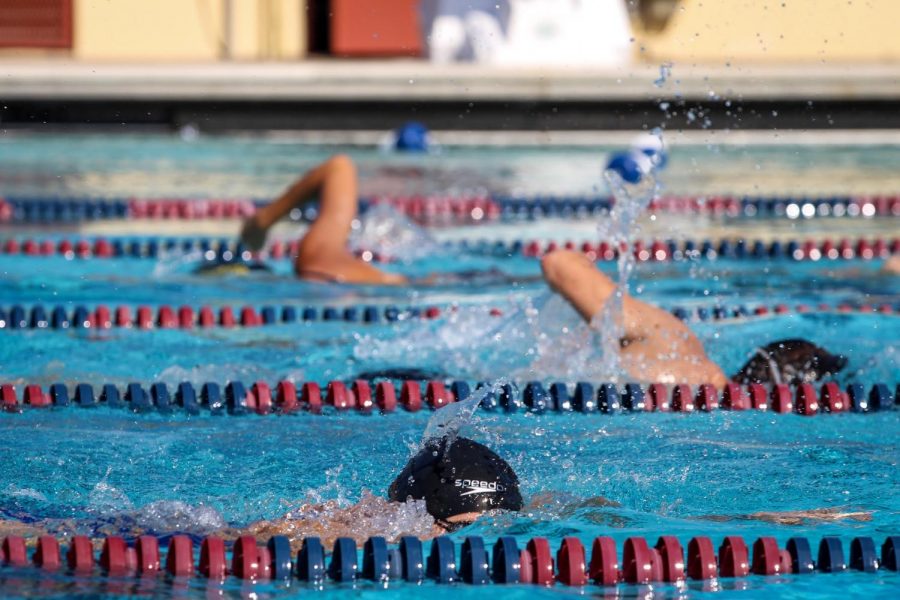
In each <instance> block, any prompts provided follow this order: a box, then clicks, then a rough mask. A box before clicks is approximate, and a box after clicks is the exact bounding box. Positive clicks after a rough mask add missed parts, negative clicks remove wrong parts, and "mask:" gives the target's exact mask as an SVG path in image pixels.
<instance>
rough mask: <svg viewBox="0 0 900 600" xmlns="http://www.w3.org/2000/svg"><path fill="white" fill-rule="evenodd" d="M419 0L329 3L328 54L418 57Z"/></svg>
mask: <svg viewBox="0 0 900 600" xmlns="http://www.w3.org/2000/svg"><path fill="white" fill-rule="evenodd" d="M420 32H421V30H420V28H419V0H331V53H332V54H334V55H336V56H420V55H421V54H422V38H421V34H420Z"/></svg>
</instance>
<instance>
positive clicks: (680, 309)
mask: <svg viewBox="0 0 900 600" xmlns="http://www.w3.org/2000/svg"><path fill="white" fill-rule="evenodd" d="M460 308H462V307H461V306H454V305H451V306H446V307H440V306H421V307H419V306H408V307H398V306H394V305H388V306H372V305H366V306H343V307H338V306H323V307H317V306H308V305H307V306H294V305H290V304H285V305H282V306H273V305H266V306H262V307H259V308H257V307H254V306H249V305H245V306H242V307H240V308H238V307H234V306H230V305H224V306H219V307H217V308H214V307H212V306H208V305H204V306H200V307H195V306H190V305H182V306H179V307H177V308H176V307H174V306H171V305H168V304H163V305H160V306H155V307H153V306H148V305H140V306H137V307H132V306H128V305H118V306H115V307H113V308H110V307H108V306H106V305H105V304H100V305H97V306H95V307H94V308H88V307H87V306H85V305H81V304H79V305H75V306H74V307H68V308H67V306H66V305H63V304H57V305H53V306H44V305H43V304H40V303H38V304H33V305H22V304H15V305H12V306H10V307H8V308H4V307H3V306H2V305H0V330H4V329H6V330H10V331H17V330H48V331H49V330H60V331H66V330H105V329H136V330H140V331H155V330H165V329H194V328H200V329H210V328H233V327H261V326H271V325H285V324H291V323H298V322H316V321H326V322H345V323H362V324H377V323H403V322H409V321H411V320H436V319H440V318H441V317H447V316H449V315H451V314H453V313H455V312H457V311H458V310H459V309H460ZM481 309H482V307H479V308H478V310H481ZM483 311H484V313H485V315H486V316H489V317H502V316H504V315H505V314H507V313H506V312H505V311H503V310H501V309H500V308H496V307H494V308H484V309H483ZM669 312H670V313H671V314H672V315H674V316H675V317H677V318H678V319H680V320H682V321H688V322H704V321H728V320H743V319H749V318H759V317H770V316H780V315H789V314H853V313H855V314H879V315H900V303H897V304H890V303H881V304H877V305H873V304H850V303H841V304H838V305H829V304H824V303H820V304H816V305H809V304H796V305H793V306H791V305H788V304H785V303H779V304H775V305H773V306H767V305H756V306H752V305H751V306H747V305H744V304H738V305H729V306H724V305H722V304H710V305H705V306H675V307H672V308H670V309H669Z"/></svg>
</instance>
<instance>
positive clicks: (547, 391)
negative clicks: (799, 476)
mask: <svg viewBox="0 0 900 600" xmlns="http://www.w3.org/2000/svg"><path fill="white" fill-rule="evenodd" d="M398 384H399V385H395V384H394V382H393V381H391V380H386V379H385V380H378V381H370V380H363V379H357V380H355V381H352V382H344V381H337V380H335V381H330V382H328V383H327V384H326V385H325V386H324V387H322V386H320V385H319V384H318V383H316V382H313V381H306V382H302V383H295V382H293V381H289V380H281V381H279V382H278V383H277V384H276V385H275V386H270V385H269V383H268V382H266V381H256V382H254V383H253V384H251V385H250V386H249V387H247V386H245V385H244V383H243V382H241V381H229V382H227V383H226V384H224V385H220V384H219V383H215V382H207V383H204V384H202V385H198V386H196V387H195V386H194V385H193V384H191V383H189V382H182V383H180V384H178V385H177V386H175V387H174V390H170V388H169V386H168V385H166V384H165V383H163V382H154V383H151V384H149V385H141V384H140V383H129V384H128V385H127V386H125V387H124V391H123V389H122V388H120V387H119V386H117V385H115V384H111V383H106V384H95V385H91V384H88V383H78V384H75V385H74V386H73V387H72V388H70V387H69V386H67V385H66V384H63V383H54V384H52V385H50V386H49V387H48V388H46V389H44V388H43V387H41V386H40V385H37V384H26V385H24V386H19V387H21V394H20V393H19V392H18V391H17V389H16V386H15V385H13V384H9V383H6V384H0V408H2V409H3V410H4V411H6V412H10V413H21V412H23V410H25V409H45V408H64V407H68V406H77V407H81V408H95V407H98V406H105V407H107V408H110V409H125V410H129V411H132V412H135V413H162V414H171V413H173V412H176V411H177V412H184V413H187V414H191V415H197V414H200V413H201V412H202V413H209V414H212V415H223V414H228V415H234V416H242V415H248V414H257V415H271V414H280V415H289V414H295V413H300V412H303V413H311V414H326V413H327V414H332V413H335V412H337V413H343V412H356V413H362V414H371V413H382V414H387V413H393V412H396V411H397V409H398V408H399V409H403V410H404V411H406V412H418V411H419V410H422V409H434V410H436V409H440V408H443V407H444V406H447V405H449V404H452V403H454V402H456V401H458V400H460V399H466V398H468V397H469V396H470V395H471V394H472V387H471V386H470V384H469V382H467V381H462V380H456V381H452V382H449V383H447V382H444V381H441V380H431V381H416V380H405V381H399V382H398ZM485 387H487V388H490V389H487V390H483V391H484V398H483V399H482V400H481V402H480V405H481V407H482V408H483V409H484V410H489V411H499V412H506V413H515V412H522V411H525V412H530V413H538V414H541V413H557V414H571V413H583V414H591V413H601V414H618V413H623V412H633V413H644V412H660V413H667V412H674V413H693V412H713V411H716V410H728V411H747V410H757V411H771V412H774V413H778V414H788V413H794V414H799V415H803V416H814V415H819V414H839V413H844V412H854V413H870V412H878V411H884V410H892V409H894V408H895V406H896V405H897V404H900V384H898V385H896V386H895V390H894V392H891V390H890V389H889V388H888V385H887V384H886V383H883V382H878V383H874V384H872V385H871V386H869V387H868V391H867V388H866V386H865V385H863V384H862V383H850V384H848V385H847V386H846V387H845V388H844V389H841V387H840V385H839V384H838V383H837V382H834V381H828V382H825V383H822V384H821V385H820V386H819V389H818V390H816V388H815V387H814V386H813V384H811V383H802V384H799V385H796V386H793V387H792V386H789V385H787V384H773V385H763V384H758V383H753V384H748V385H740V384H737V383H729V384H727V385H726V386H725V387H724V388H723V389H722V390H717V389H716V387H715V386H713V385H711V384H701V385H696V386H691V385H688V384H676V385H672V386H668V385H666V384H662V383H653V384H649V385H639V384H637V383H628V384H625V385H624V386H617V385H615V384H612V383H598V384H594V383H590V382H586V381H579V382H577V383H575V384H567V383H564V382H561V381H556V382H552V383H550V384H549V385H548V386H546V387H545V385H544V384H543V383H541V382H539V381H530V382H527V383H525V384H524V385H518V384H512V383H506V384H502V385H499V386H497V387H493V388H492V387H490V385H489V384H487V383H485V382H480V383H477V384H475V391H476V392H477V391H478V390H481V389H482V388H485ZM398 388H399V389H398ZM423 388H424V390H423ZM70 389H71V391H72V394H71V395H70Z"/></svg>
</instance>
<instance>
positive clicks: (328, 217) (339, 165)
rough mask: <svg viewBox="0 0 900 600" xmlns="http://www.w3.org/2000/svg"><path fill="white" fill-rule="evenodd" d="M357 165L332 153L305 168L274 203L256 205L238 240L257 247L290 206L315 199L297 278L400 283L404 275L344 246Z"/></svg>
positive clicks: (354, 198) (351, 216)
mask: <svg viewBox="0 0 900 600" xmlns="http://www.w3.org/2000/svg"><path fill="white" fill-rule="evenodd" d="M358 193H359V192H358V182H357V174H356V166H355V165H354V164H353V161H352V160H351V159H350V157H348V156H345V155H343V154H339V155H336V156H333V157H331V158H329V159H328V160H326V161H325V162H323V163H322V164H320V165H318V166H317V167H314V168H312V169H310V170H309V171H307V172H306V174H305V175H303V177H301V178H300V179H299V180H298V181H296V182H295V183H294V184H293V185H291V186H290V187H289V188H288V189H287V190H285V192H284V193H283V194H281V196H279V197H278V198H277V199H275V201H274V202H272V203H271V204H269V205H268V206H265V207H263V208H261V209H259V210H258V211H257V212H256V214H255V215H253V216H252V217H250V218H249V219H247V220H246V221H245V222H244V228H243V230H242V231H241V241H242V242H243V243H244V245H245V246H247V248H249V249H250V250H251V251H259V250H261V249H262V247H263V245H264V244H265V242H266V234H267V233H268V231H269V229H270V228H271V227H272V226H273V225H274V224H275V223H277V222H278V221H279V220H281V219H282V218H284V217H285V216H287V215H288V214H289V213H290V212H291V211H292V210H293V209H295V208H299V207H301V206H303V205H304V204H305V203H307V202H309V201H310V200H312V199H313V198H315V197H318V198H319V216H318V217H317V218H316V220H315V221H314V222H313V223H312V225H310V227H309V230H308V231H307V232H306V235H304V236H303V239H301V240H300V247H299V249H298V252H297V258H296V260H295V261H294V273H296V274H297V277H300V278H301V279H307V280H312V281H324V282H335V283H358V284H380V285H402V284H405V283H408V282H407V279H406V277H404V276H403V275H397V274H394V273H386V272H384V271H382V270H380V269H378V268H376V267H374V266H372V265H371V264H369V263H367V262H365V261H363V260H361V259H359V258H357V257H355V256H353V254H352V253H351V252H350V251H349V250H348V249H347V240H348V239H349V237H350V228H351V225H352V223H353V219H355V218H356V215H357V212H358V209H359V206H358V200H357V198H358Z"/></svg>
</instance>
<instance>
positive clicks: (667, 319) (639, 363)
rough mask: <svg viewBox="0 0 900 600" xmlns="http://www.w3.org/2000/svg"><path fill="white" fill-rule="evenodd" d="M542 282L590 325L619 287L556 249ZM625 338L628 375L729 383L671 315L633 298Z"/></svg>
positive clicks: (581, 259)
mask: <svg viewBox="0 0 900 600" xmlns="http://www.w3.org/2000/svg"><path fill="white" fill-rule="evenodd" d="M541 267H542V268H543V271H544V279H546V280H547V284H548V285H549V286H550V287H551V288H552V289H553V290H554V291H556V292H557V293H559V294H561V295H562V296H563V297H564V298H565V299H566V300H568V301H569V303H570V304H571V305H572V306H573V307H574V308H575V310H576V311H578V313H579V314H580V315H581V317H582V318H583V319H584V320H585V321H587V322H590V321H591V319H592V318H593V317H594V315H596V314H597V313H599V312H600V311H601V310H602V309H603V306H604V305H605V304H606V302H607V301H608V300H609V299H610V297H611V296H612V295H613V293H615V289H616V286H615V284H614V283H613V282H612V280H611V279H610V278H609V277H607V276H606V275H604V274H603V273H601V272H600V271H598V270H597V269H596V268H595V267H594V265H593V264H591V262H590V261H589V260H588V259H587V258H586V257H585V256H583V255H581V254H579V253H576V252H571V251H568V250H557V251H555V252H551V253H550V254H548V255H546V256H545V257H544V258H543V260H542V261H541ZM622 308H623V312H624V315H623V318H624V326H625V338H624V339H623V340H622V344H623V348H622V361H623V365H624V367H625V368H626V370H627V371H628V373H629V375H631V376H632V377H636V378H638V379H641V380H645V381H660V382H664V383H681V382H686V383H712V384H714V385H716V386H717V387H722V386H724V385H725V384H726V383H727V379H726V378H725V375H724V373H722V370H721V369H720V368H719V367H718V366H717V365H715V364H714V363H713V362H712V361H710V360H709V358H707V356H706V352H705V351H704V349H703V345H702V344H701V343H700V340H698V339H697V336H695V335H694V334H693V332H691V330H690V329H688V328H687V326H685V324H684V323H682V322H681V321H680V320H678V319H677V318H675V317H674V316H673V315H671V314H669V313H668V312H666V311H664V310H662V309H659V308H657V307H655V306H653V305H651V304H647V303H646V302H641V301H640V300H635V299H634V298H632V297H631V296H630V295H626V296H625V297H624V298H623V299H622Z"/></svg>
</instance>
